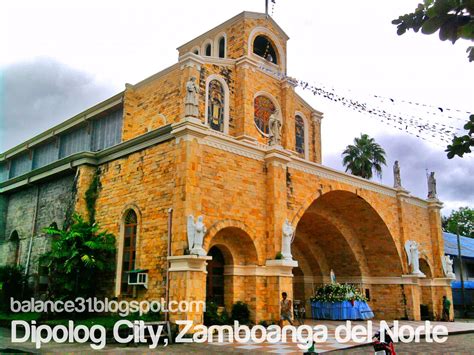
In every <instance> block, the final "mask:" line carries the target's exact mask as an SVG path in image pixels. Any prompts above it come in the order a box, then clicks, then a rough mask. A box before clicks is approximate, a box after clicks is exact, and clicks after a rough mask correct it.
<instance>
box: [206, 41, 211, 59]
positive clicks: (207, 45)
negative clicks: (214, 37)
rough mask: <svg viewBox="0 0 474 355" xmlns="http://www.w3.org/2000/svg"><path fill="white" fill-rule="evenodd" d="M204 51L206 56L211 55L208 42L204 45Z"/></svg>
mask: <svg viewBox="0 0 474 355" xmlns="http://www.w3.org/2000/svg"><path fill="white" fill-rule="evenodd" d="M205 48H206V49H205V53H206V56H208V57H210V56H211V55H212V46H211V44H210V43H208V44H206V47H205Z"/></svg>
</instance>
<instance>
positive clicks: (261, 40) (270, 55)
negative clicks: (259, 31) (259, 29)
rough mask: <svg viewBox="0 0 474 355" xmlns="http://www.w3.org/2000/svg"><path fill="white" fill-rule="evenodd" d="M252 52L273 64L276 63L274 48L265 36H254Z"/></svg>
mask: <svg viewBox="0 0 474 355" xmlns="http://www.w3.org/2000/svg"><path fill="white" fill-rule="evenodd" d="M253 52H254V53H255V54H256V55H258V56H260V57H262V58H264V59H266V60H268V61H269V62H271V63H273V64H278V61H277V54H276V51H275V48H274V47H273V44H272V42H271V41H270V40H269V39H268V38H267V37H266V36H263V35H258V36H257V37H255V39H254V41H253Z"/></svg>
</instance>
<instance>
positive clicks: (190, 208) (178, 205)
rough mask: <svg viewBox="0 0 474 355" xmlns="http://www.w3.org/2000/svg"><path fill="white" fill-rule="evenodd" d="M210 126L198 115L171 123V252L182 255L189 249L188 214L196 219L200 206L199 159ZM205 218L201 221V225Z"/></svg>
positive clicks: (199, 212)
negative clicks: (173, 172) (173, 173)
mask: <svg viewBox="0 0 474 355" xmlns="http://www.w3.org/2000/svg"><path fill="white" fill-rule="evenodd" d="M208 131H209V128H208V127H207V126H205V125H203V124H202V123H201V121H200V120H198V119H197V118H192V117H188V118H186V119H185V120H183V121H181V122H178V123H177V124H175V125H173V130H172V132H171V134H172V135H174V136H175V137H176V153H175V154H176V178H175V190H174V195H173V209H174V212H173V236H172V245H171V252H172V255H183V254H184V250H185V249H186V248H188V242H187V232H186V230H187V227H186V226H187V217H188V216H189V215H193V216H194V218H195V219H196V218H197V217H198V216H199V215H200V214H201V210H202V206H201V187H200V179H201V159H202V154H203V151H202V145H201V143H200V140H201V139H202V138H204V137H205V136H206V134H207V132H208ZM206 223H207V221H206V220H204V224H206Z"/></svg>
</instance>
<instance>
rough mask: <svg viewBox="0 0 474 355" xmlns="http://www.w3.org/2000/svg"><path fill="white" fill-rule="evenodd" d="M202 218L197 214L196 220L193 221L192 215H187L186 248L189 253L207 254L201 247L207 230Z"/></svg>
mask: <svg viewBox="0 0 474 355" xmlns="http://www.w3.org/2000/svg"><path fill="white" fill-rule="evenodd" d="M203 220H204V217H203V216H199V217H198V218H197V221H196V222H194V216H193V215H189V216H188V226H187V232H188V248H189V253H190V254H192V255H199V256H205V255H206V254H207V253H206V251H205V250H204V248H203V243H204V235H205V234H206V232H207V229H206V226H205V225H204V222H203Z"/></svg>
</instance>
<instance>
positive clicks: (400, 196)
mask: <svg viewBox="0 0 474 355" xmlns="http://www.w3.org/2000/svg"><path fill="white" fill-rule="evenodd" d="M409 198H410V193H409V192H408V191H407V190H405V189H403V188H399V189H397V212H398V225H399V233H400V237H399V238H398V242H399V250H402V253H403V256H402V266H403V272H404V273H406V274H410V273H411V270H410V266H409V265H408V260H407V257H406V255H405V252H404V251H405V242H406V241H407V240H408V239H409V237H408V228H406V227H405V221H408V220H409V218H408V216H407V209H406V203H407V202H406V200H407V199H409Z"/></svg>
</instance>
